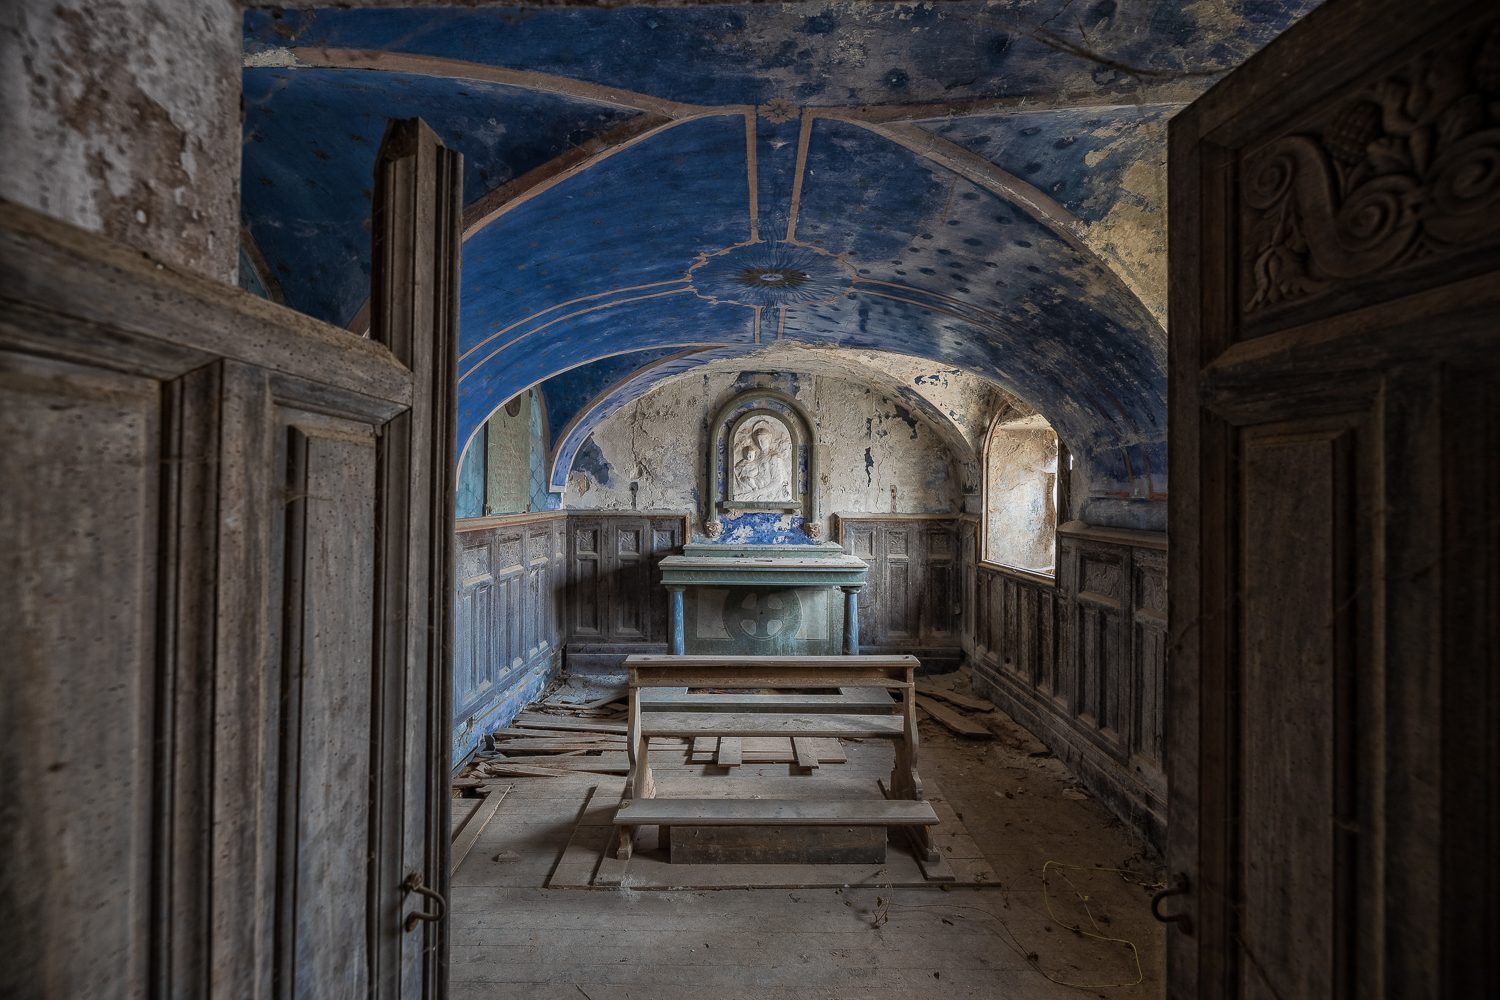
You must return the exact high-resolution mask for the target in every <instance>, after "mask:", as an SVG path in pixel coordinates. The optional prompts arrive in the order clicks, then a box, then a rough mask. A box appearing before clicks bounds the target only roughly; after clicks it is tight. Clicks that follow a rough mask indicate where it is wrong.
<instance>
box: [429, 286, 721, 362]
mask: <svg viewBox="0 0 1500 1000" xmlns="http://www.w3.org/2000/svg"><path fill="white" fill-rule="evenodd" d="M692 290H693V289H692V288H691V287H690V286H687V285H684V286H683V287H681V288H673V289H671V290H670V291H666V292H656V293H654V294H652V295H637V296H636V297H635V298H631V299H619V300H617V301H615V302H601V303H599V304H598V305H596V306H589V307H588V308H587V309H579V310H577V311H576V312H570V313H568V314H567V315H565V316H558V317H557V318H556V319H550V320H548V321H547V322H545V323H543V324H542V325H541V326H539V327H537V328H536V329H534V330H527V331H526V332H525V333H523V334H521V335H520V336H519V337H516V338H514V339H512V340H509V341H507V342H505V343H504V344H501V345H500V346H499V347H497V348H496V349H495V350H494V351H492V352H491V353H489V354H487V355H485V357H484V358H482V359H481V360H480V361H479V362H478V363H477V364H475V365H474V367H473V368H470V369H469V370H468V371H466V372H463V373H462V374H460V375H459V376H458V380H459V381H460V382H462V381H463V380H464V379H466V378H468V377H469V376H470V375H473V374H474V373H475V372H476V371H478V370H479V369H480V368H482V367H484V365H485V363H486V362H488V361H489V360H490V359H492V358H493V357H494V356H495V355H497V354H500V353H501V352H503V351H505V350H506V349H507V348H510V347H513V346H515V345H516V344H519V343H520V342H521V341H523V340H525V339H526V338H527V337H529V336H531V335H532V334H533V333H541V332H542V331H543V330H545V329H547V327H549V326H552V325H553V324H555V323H561V322H562V321H563V320H565V319H572V318H573V317H574V316H582V315H583V314H585V313H591V312H598V311H599V310H600V309H608V308H610V307H612V306H623V305H625V304H626V303H629V302H644V301H645V300H646V299H659V298H661V297H662V296H663V295H676V294H678V293H679V292H691V291H692Z"/></svg>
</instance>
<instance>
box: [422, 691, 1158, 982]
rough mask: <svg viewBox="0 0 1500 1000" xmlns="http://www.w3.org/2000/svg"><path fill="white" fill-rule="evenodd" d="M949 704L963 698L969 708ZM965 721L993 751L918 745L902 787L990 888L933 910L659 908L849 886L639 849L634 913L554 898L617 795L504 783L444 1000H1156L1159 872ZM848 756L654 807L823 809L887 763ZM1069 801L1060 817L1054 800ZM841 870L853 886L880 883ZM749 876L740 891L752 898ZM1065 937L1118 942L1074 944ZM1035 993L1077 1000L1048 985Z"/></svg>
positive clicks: (868, 744)
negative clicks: (704, 873)
mask: <svg viewBox="0 0 1500 1000" xmlns="http://www.w3.org/2000/svg"><path fill="white" fill-rule="evenodd" d="M945 679H946V678H939V679H938V682H939V683H941V681H942V680H945ZM950 683H951V681H950ZM960 690H961V693H965V694H967V693H969V692H968V689H967V687H966V686H964V687H962V688H961V689H960ZM971 718H973V719H974V720H977V721H980V722H982V723H983V724H984V725H986V726H988V727H989V728H990V729H991V731H992V732H994V734H995V737H996V738H995V739H994V740H992V741H985V742H982V743H979V742H974V741H971V740H963V739H960V738H959V737H956V736H954V735H952V734H950V733H948V732H946V731H945V730H943V729H941V728H940V727H938V726H936V725H935V724H932V723H923V724H922V727H921V732H922V741H923V742H922V747H921V759H920V762H919V765H918V766H919V769H920V771H921V772H922V776H923V778H924V780H925V781H926V782H927V783H928V792H929V798H930V799H933V800H935V801H933V808H934V810H935V811H937V813H938V816H939V818H940V819H941V820H942V821H943V825H941V826H939V827H938V828H937V831H938V832H937V836H936V837H935V843H936V844H937V846H938V848H939V850H940V851H941V852H942V853H943V854H944V856H945V859H947V860H948V863H949V864H951V865H952V867H953V869H954V871H955V873H956V875H957V877H958V878H959V880H960V881H963V882H971V883H972V882H975V881H981V880H979V879H978V877H977V876H978V874H979V873H980V872H987V873H991V874H992V876H993V884H980V885H978V886H973V885H970V886H965V887H961V888H950V889H949V890H948V891H944V890H942V889H939V888H936V887H932V886H930V885H926V884H923V885H922V886H921V887H916V883H918V882H920V879H919V878H918V879H914V880H913V887H910V888H907V887H903V886H902V885H901V884H899V883H896V882H895V880H893V879H889V878H887V880H886V881H885V882H883V883H878V882H865V883H860V882H856V881H849V888H847V889H845V888H844V887H843V882H842V881H838V882H834V881H832V880H830V881H826V882H824V883H822V884H823V887H821V888H751V889H744V888H727V887H726V888H694V889H685V890H672V889H669V888H665V886H667V885H681V884H683V882H684V880H683V879H681V878H680V877H676V878H668V877H665V876H667V875H676V874H677V872H680V871H681V870H682V869H687V868H713V869H717V870H724V869H730V868H763V867H776V868H798V869H806V868H830V869H831V868H833V867H843V866H800V865H797V866H737V865H714V866H697V865H677V866H673V865H670V864H667V863H666V861H665V859H664V857H655V858H653V857H652V855H653V854H654V853H655V852H654V851H653V850H652V849H653V848H654V847H655V839H654V831H649V833H650V836H649V837H643V838H642V845H641V846H642V847H643V848H645V849H644V850H642V851H640V852H638V853H637V854H636V856H635V857H634V858H632V860H631V862H630V863H629V864H628V865H627V866H625V874H626V876H627V877H630V878H633V877H638V876H640V875H642V874H643V873H654V872H657V871H660V872H662V873H663V875H664V877H663V878H662V879H661V882H660V884H659V885H653V887H652V888H651V889H650V890H649V891H643V888H637V887H633V886H631V885H629V884H627V885H626V886H624V887H621V888H613V889H601V888H597V887H594V888H586V889H563V888H557V887H556V886H560V885H562V884H570V885H588V884H589V883H590V881H593V880H594V879H595V875H596V873H597V867H596V866H597V865H598V864H599V862H600V860H601V859H602V858H603V857H604V854H605V850H606V848H607V847H608V845H609V842H610V839H611V838H612V836H613V827H612V825H611V820H612V818H613V811H614V807H615V805H616V804H617V803H618V801H619V797H620V794H621V792H622V791H623V788H624V779H623V777H617V776H613V775H600V774H570V775H568V776H566V777H556V778H507V779H505V781H506V783H508V784H512V785H513V786H514V787H513V788H512V789H511V791H510V793H509V794H508V795H507V796H506V799H505V801H504V803H503V804H502V805H501V807H500V810H499V812H498V813H497V814H496V815H495V817H494V819H492V820H491V821H490V823H489V824H488V826H487V827H486V828H485V830H484V831H483V834H482V835H481V837H480V838H479V842H478V843H476V845H475V846H474V849H473V850H472V851H471V852H470V853H469V856H468V858H467V859H466V860H465V861H464V863H463V864H462V865H461V866H460V867H459V869H458V871H457V872H456V873H455V874H454V877H453V892H452V898H451V910H450V912H451V914H452V934H453V949H452V955H451V970H452V983H453V986H452V995H453V996H454V997H462V998H474V1000H477V998H484V1000H511V998H523V997H524V998H526V1000H555V998H568V1000H579V998H580V997H584V998H587V1000H630V998H634V1000H679V998H680V1000H761V998H765V1000H770V998H773V997H774V998H777V1000H813V998H817V1000H896V998H898V997H899V998H903V1000H904V998H913V997H914V998H920V1000H927V998H933V1000H936V998H938V997H943V998H952V997H973V998H1003V1000H1011V998H1015V1000H1033V998H1036V1000H1052V998H1058V1000H1061V998H1065V997H1067V998H1076V997H1080V996H1084V997H1089V996H1104V997H1107V998H1109V1000H1114V998H1117V997H1118V998H1126V997H1129V998H1152V1000H1154V998H1159V997H1162V996H1164V989H1163V986H1162V978H1161V977H1162V965H1163V951H1164V935H1163V933H1162V931H1161V927H1160V925H1158V924H1156V923H1155V921H1153V920H1152V919H1151V917H1150V914H1149V905H1150V891H1149V889H1148V886H1149V884H1150V883H1152V882H1153V881H1155V880H1157V879H1159V878H1160V877H1161V874H1162V873H1161V870H1160V863H1159V861H1157V860H1156V859H1155V858H1153V857H1152V856H1150V854H1149V852H1148V851H1147V849H1146V848H1145V845H1143V844H1141V843H1140V842H1139V841H1136V840H1135V839H1134V838H1132V837H1131V836H1130V835H1129V834H1128V833H1127V832H1126V831H1125V829H1124V828H1123V826H1122V825H1121V824H1120V823H1119V822H1118V821H1117V820H1115V819H1114V818H1113V817H1112V816H1110V814H1109V813H1108V812H1107V811H1106V810H1104V809H1103V808H1102V807H1101V806H1099V805H1098V803H1096V802H1094V801H1093V800H1092V799H1089V798H1087V797H1078V796H1079V795H1080V792H1079V791H1078V790H1077V789H1078V783H1077V781H1076V779H1074V778H1073V776H1072V775H1070V774H1069V773H1068V772H1067V770H1066V769H1065V768H1064V767H1063V766H1062V764H1061V763H1060V762H1058V761H1057V760H1055V759H1052V758H1049V757H1032V756H1031V754H1033V753H1045V748H1043V747H1042V746H1041V744H1039V743H1037V742H1036V741H1035V740H1034V739H1033V738H1032V737H1031V736H1030V735H1029V734H1027V733H1026V732H1025V731H1024V730H1021V729H1020V728H1019V727H1017V726H1015V725H1014V724H1013V723H1012V722H1011V721H1010V720H1009V719H1008V718H1007V717H1006V716H1005V715H1004V714H1003V713H1000V712H998V711H996V712H990V713H984V714H978V713H976V714H973V715H972V716H971ZM844 749H845V751H846V753H847V755H848V761H847V763H844V764H825V765H823V766H821V767H819V768H817V769H816V770H811V771H810V770H808V769H804V768H799V767H798V766H797V765H796V764H781V763H778V764H758V763H752V762H749V761H746V762H745V763H743V764H742V765H741V766H740V767H738V768H734V769H732V770H730V769H724V768H718V767H715V766H713V765H711V764H709V765H705V764H686V763H684V764H681V765H677V766H662V767H655V766H653V770H654V771H655V774H656V778H657V780H658V782H659V783H661V785H662V788H663V789H670V791H669V792H666V794H675V795H683V796H686V795H689V794H691V795H692V796H693V797H707V796H710V795H721V796H735V797H739V796H744V795H747V794H764V795H766V796H767V797H787V796H788V795H789V794H791V792H790V790H792V789H799V788H800V789H806V788H807V787H809V785H808V783H809V782H817V790H818V793H819V795H820V796H825V795H826V796H828V797H833V798H842V797H855V796H863V795H865V794H867V793H866V791H865V789H866V788H868V787H871V786H873V783H874V782H875V781H876V780H877V779H880V778H885V777H887V776H888V775H889V772H890V766H891V758H890V752H891V751H890V745H889V743H888V742H887V741H884V740H870V741H864V742H858V741H845V744H844ZM653 756H655V754H653ZM653 764H654V762H653ZM746 783H753V784H754V789H755V790H754V791H753V792H752V791H749V790H748V786H747V784H746ZM726 784H732V785H733V786H734V787H732V788H725V787H724V786H725V785H726ZM714 789H717V791H715V790H714ZM1064 790H1068V791H1069V797H1066V798H1065V797H1063V794H1062V793H1063V791H1064ZM642 832H643V833H646V832H648V831H647V830H645V829H643V831H642ZM949 848H952V850H951V851H950V850H948V849H949ZM497 857H499V858H501V859H502V860H499V861H497V860H495V859H496V858H497ZM898 858H900V859H904V862H905V864H906V865H908V866H910V867H911V868H912V869H913V870H914V871H915V863H914V862H913V861H912V859H911V857H910V855H909V853H907V852H906V850H905V848H904V846H903V845H901V844H900V843H899V842H898V840H897V838H896V837H895V836H893V837H892V841H891V846H890V850H889V856H888V864H887V865H886V866H883V867H884V868H885V869H886V875H887V876H890V875H892V874H895V872H896V870H897V868H896V865H897V859H898ZM1048 862H1054V863H1063V864H1067V865H1071V866H1074V867H1070V868H1058V867H1055V866H1048V867H1047V868H1046V872H1045V879H1046V881H1045V883H1044V881H1043V869H1044V866H1046V865H1047V863H1048ZM638 863H639V866H638ZM848 867H862V868H863V869H864V870H865V872H866V873H867V874H869V873H870V872H871V871H872V870H876V871H878V870H879V869H880V868H881V867H882V866H848ZM674 868H675V869H676V872H673V871H672V869H674ZM1111 869H1129V870H1131V871H1133V872H1139V873H1140V874H1139V875H1129V876H1127V875H1122V874H1120V873H1119V872H1116V871H1113V870H1111ZM744 874H745V873H742V877H741V881H740V882H739V883H738V884H739V885H744V884H746V883H747V882H749V881H751V879H747V878H744ZM753 874H756V875H757V877H760V876H763V875H764V874H765V873H753ZM806 874H807V873H806V872H805V871H803V873H802V877H803V878H804V879H805V878H806ZM652 881H653V882H655V879H654V877H653V879H652ZM846 881H847V880H846ZM982 881H988V879H986V880H982ZM549 882H550V885H551V886H553V887H550V888H549V887H547V886H548V885H549ZM1141 882H1145V883H1147V885H1146V886H1143V885H1141V884H1139V883H1141ZM729 884H735V883H726V885H729ZM892 885H894V888H891V887H890V886H892ZM1083 897H1087V902H1085V901H1084V899H1083ZM877 900H878V901H879V902H877ZM846 904H847V905H846ZM1069 926H1081V927H1082V928H1083V929H1084V930H1086V931H1089V932H1090V933H1098V934H1099V936H1100V938H1116V939H1120V940H1117V941H1106V940H1100V939H1099V938H1092V937H1084V936H1081V935H1079V934H1075V933H1072V932H1070V931H1069V930H1068V929H1067V928H1068V927H1069ZM1121 941H1129V942H1131V943H1132V944H1134V946H1135V948H1136V949H1137V950H1138V952H1139V955H1140V961H1141V968H1142V971H1143V973H1144V977H1145V981H1144V983H1143V984H1142V985H1140V986H1134V987H1126V986H1124V985H1123V984H1125V983H1130V982H1133V981H1134V980H1135V979H1136V976H1137V971H1136V964H1135V958H1134V954H1135V953H1134V952H1133V951H1132V949H1131V948H1130V947H1129V946H1127V945H1126V944H1123V943H1120V942H1121ZM1028 956H1035V957H1034V958H1029V957H1028ZM1049 975H1050V976H1051V977H1053V979H1056V980H1060V981H1062V982H1064V983H1072V984H1077V985H1083V986H1088V987H1090V988H1089V989H1088V990H1087V991H1081V990H1079V989H1076V988H1073V987H1071V986H1064V985H1058V984H1057V983H1055V982H1053V981H1051V980H1049V979H1048V976H1049ZM1115 984H1121V985H1115Z"/></svg>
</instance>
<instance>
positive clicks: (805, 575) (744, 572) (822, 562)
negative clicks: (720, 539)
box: [660, 545, 870, 587]
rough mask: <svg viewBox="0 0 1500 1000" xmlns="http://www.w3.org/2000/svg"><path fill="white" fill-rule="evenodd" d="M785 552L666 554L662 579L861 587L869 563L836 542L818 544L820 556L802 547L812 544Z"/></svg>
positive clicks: (677, 582) (693, 582) (682, 582)
mask: <svg viewBox="0 0 1500 1000" xmlns="http://www.w3.org/2000/svg"><path fill="white" fill-rule="evenodd" d="M722 548H725V547H724V546H716V545H704V546H696V545H688V546H684V550H687V549H692V550H694V551H700V550H702V549H722ZM741 548H745V549H748V548H774V546H743V547H741ZM787 548H788V549H790V551H789V553H788V554H785V555H784V554H782V553H780V552H778V553H775V554H762V553H756V554H755V555H734V554H732V553H733V552H734V551H735V550H734V549H730V553H729V554H723V555H720V554H714V555H680V556H668V557H667V558H665V559H663V560H662V561H661V564H660V565H661V582H662V583H663V584H664V585H666V586H668V587H671V586H692V585H714V584H718V585H720V586H728V587H749V586H763V585H768V584H769V585H772V586H778V587H862V586H864V584H865V576H866V574H867V573H868V572H869V569H870V568H869V566H867V565H866V564H865V561H864V560H863V559H860V558H858V557H856V556H850V555H845V554H844V553H843V552H842V550H840V549H839V548H838V546H837V545H833V546H832V547H831V548H825V547H824V546H818V549H819V550H822V551H824V552H825V554H824V555H822V556H815V557H813V558H810V559H809V558H807V557H806V556H805V555H804V552H803V550H805V549H807V548H811V546H801V545H799V546H797V547H796V548H795V549H791V548H790V547H787Z"/></svg>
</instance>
